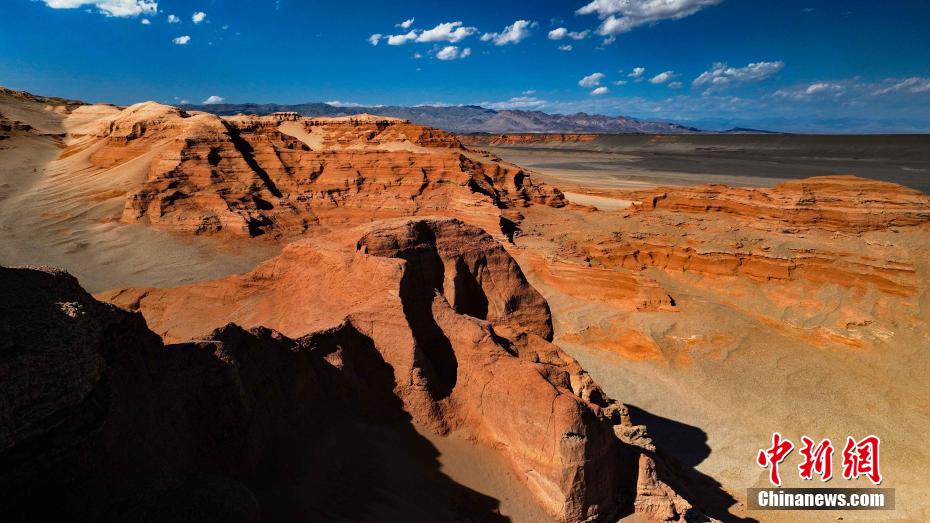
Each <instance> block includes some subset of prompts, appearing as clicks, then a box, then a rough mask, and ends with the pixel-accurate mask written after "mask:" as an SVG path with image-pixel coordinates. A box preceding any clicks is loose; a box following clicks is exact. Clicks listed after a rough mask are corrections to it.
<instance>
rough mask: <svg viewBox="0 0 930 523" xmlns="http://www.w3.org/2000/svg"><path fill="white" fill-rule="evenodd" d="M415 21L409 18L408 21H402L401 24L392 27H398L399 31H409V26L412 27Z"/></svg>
mask: <svg viewBox="0 0 930 523" xmlns="http://www.w3.org/2000/svg"><path fill="white" fill-rule="evenodd" d="M415 20H416V18H409V19H407V20H404V21H403V22H401V23H399V24H397V25H395V26H394V27H400V28H401V29H410V26H411V25H413V22H414V21H415Z"/></svg>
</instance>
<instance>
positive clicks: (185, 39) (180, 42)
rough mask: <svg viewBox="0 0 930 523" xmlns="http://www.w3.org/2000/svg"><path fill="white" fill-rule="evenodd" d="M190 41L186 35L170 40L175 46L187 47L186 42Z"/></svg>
mask: <svg viewBox="0 0 930 523" xmlns="http://www.w3.org/2000/svg"><path fill="white" fill-rule="evenodd" d="M190 41H191V37H190V36H188V35H184V36H179V37H177V38H175V39H174V40H172V42H174V43H175V44H176V45H187V42H190Z"/></svg>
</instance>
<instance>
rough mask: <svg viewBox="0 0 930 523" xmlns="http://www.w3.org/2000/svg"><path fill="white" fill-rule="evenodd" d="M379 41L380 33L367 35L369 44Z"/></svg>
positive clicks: (375, 43)
mask: <svg viewBox="0 0 930 523" xmlns="http://www.w3.org/2000/svg"><path fill="white" fill-rule="evenodd" d="M379 42H381V33H375V34H373V35H371V36H369V37H368V43H369V44H371V45H378V43H379Z"/></svg>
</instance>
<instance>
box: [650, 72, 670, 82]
mask: <svg viewBox="0 0 930 523" xmlns="http://www.w3.org/2000/svg"><path fill="white" fill-rule="evenodd" d="M675 76H676V75H675V71H663V72H661V73H659V74H657V75H655V76H653V77H652V78H650V79H649V83H651V84H656V85H659V84H664V83H665V82H667V81H669V80H671V79H672V78H675Z"/></svg>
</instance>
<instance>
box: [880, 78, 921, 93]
mask: <svg viewBox="0 0 930 523" xmlns="http://www.w3.org/2000/svg"><path fill="white" fill-rule="evenodd" d="M902 92H906V93H914V94H917V93H928V92H930V78H919V77H916V76H913V77H911V78H905V79H904V80H901V81H900V82H896V83H894V84H893V85H890V86H888V87H883V88H881V89H878V90H876V91H875V92H874V94H875V95H878V96H881V95H885V94H892V93H902Z"/></svg>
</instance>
